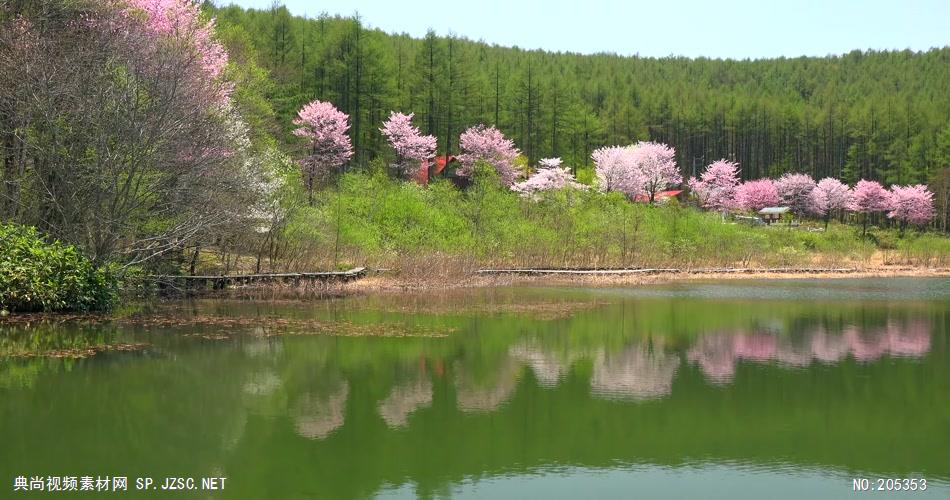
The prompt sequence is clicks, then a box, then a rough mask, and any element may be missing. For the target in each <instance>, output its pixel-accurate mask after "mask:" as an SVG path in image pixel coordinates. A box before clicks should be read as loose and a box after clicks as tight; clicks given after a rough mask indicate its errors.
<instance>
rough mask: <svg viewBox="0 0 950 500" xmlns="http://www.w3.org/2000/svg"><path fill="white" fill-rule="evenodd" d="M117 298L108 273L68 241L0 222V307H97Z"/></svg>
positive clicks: (21, 309) (38, 308)
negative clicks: (59, 240) (63, 241)
mask: <svg viewBox="0 0 950 500" xmlns="http://www.w3.org/2000/svg"><path fill="white" fill-rule="evenodd" d="M117 296H118V283H117V279H116V277H115V275H114V273H112V272H111V270H109V269H106V268H102V267H96V266H94V265H93V264H92V262H90V261H89V259H88V258H86V257H85V256H84V255H82V254H81V253H80V252H79V251H78V250H77V249H76V248H75V247H73V246H72V245H63V244H62V243H60V242H58V241H54V242H52V243H50V242H48V241H47V240H46V239H45V238H44V237H43V236H42V235H40V234H39V233H38V232H37V231H36V229H35V228H32V227H26V226H18V225H14V224H0V309H4V310H8V311H102V310H107V309H109V308H111V307H112V306H113V305H115V302H116V299H117Z"/></svg>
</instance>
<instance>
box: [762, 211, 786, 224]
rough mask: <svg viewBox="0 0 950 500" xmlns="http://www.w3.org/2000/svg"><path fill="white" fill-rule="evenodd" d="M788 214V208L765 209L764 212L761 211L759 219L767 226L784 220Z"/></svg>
mask: <svg viewBox="0 0 950 500" xmlns="http://www.w3.org/2000/svg"><path fill="white" fill-rule="evenodd" d="M786 213H788V207H765V208H763V209H762V210H759V217H761V218H762V220H763V221H765V223H766V224H772V223H773V222H777V221H779V220H781V219H782V216H784V215H785V214H786Z"/></svg>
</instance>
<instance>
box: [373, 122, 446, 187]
mask: <svg viewBox="0 0 950 500" xmlns="http://www.w3.org/2000/svg"><path fill="white" fill-rule="evenodd" d="M412 117H413V113H409V114H408V115H407V114H405V113H397V112H395V111H393V112H391V113H390V114H389V119H388V120H386V121H385V122H383V128H381V129H379V131H380V132H382V133H383V136H384V137H386V140H387V141H389V145H390V146H392V148H393V150H395V151H396V163H395V166H396V170H397V171H398V173H399V175H400V176H406V175H407V174H409V172H410V171H411V170H413V169H417V168H428V167H429V165H430V164H431V162H432V159H433V158H435V148H436V138H435V137H434V136H431V135H422V133H420V132H419V129H418V128H416V127H415V126H413V125H412Z"/></svg>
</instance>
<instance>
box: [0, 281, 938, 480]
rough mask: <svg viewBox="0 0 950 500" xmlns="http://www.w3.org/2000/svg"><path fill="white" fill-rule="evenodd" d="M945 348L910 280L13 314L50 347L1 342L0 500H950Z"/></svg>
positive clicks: (934, 302)
mask: <svg viewBox="0 0 950 500" xmlns="http://www.w3.org/2000/svg"><path fill="white" fill-rule="evenodd" d="M948 340H950V280H948V279H919V278H915V279H911V278H907V279H904V278H900V279H840V280H787V281H727V282H720V283H687V284H677V285H665V286H651V287H636V288H601V289H585V288H566V287H550V288H545V287H503V288H480V289H471V290H450V291H439V292H427V293H406V294H381V295H372V296H366V297H351V298H343V299H332V300H323V301H313V302H298V301H270V302H253V301H237V300H197V301H180V302H165V303H160V304H153V305H137V306H134V307H128V308H126V309H124V310H122V311H119V312H118V313H117V315H116V316H115V317H114V318H108V319H106V318H91V319H90V318H82V319H78V320H65V319H64V320H59V319H54V320H50V319H42V318H33V317H30V318H28V319H24V318H19V319H13V320H12V321H11V320H9V319H8V320H7V322H6V323H0V352H2V353H5V354H11V353H16V354H30V353H37V352H48V353H56V354H58V356H60V357H50V356H39V357H28V356H27V357H24V356H15V357H9V356H5V357H0V400H2V403H0V439H2V448H0V472H2V478H3V481H4V482H5V484H3V485H2V486H0V492H2V493H0V497H3V498H19V497H38V496H40V495H39V494H37V493H35V492H22V491H16V492H14V485H15V484H16V478H18V477H23V478H26V480H27V481H31V480H32V479H33V478H34V477H36V478H40V479H42V478H45V484H44V488H47V489H50V488H55V487H56V485H57V483H58V484H60V487H62V485H64V484H67V483H70V482H71V481H70V479H77V478H78V484H79V486H80V487H81V486H82V484H83V482H82V478H84V477H86V478H92V479H101V478H104V477H106V476H108V477H110V478H112V479H110V480H109V488H111V487H112V486H113V485H114V478H116V477H124V478H127V481H128V482H127V486H126V487H127V490H128V491H125V492H116V491H109V492H103V493H101V496H102V497H108V498H155V497H175V498H235V499H245V498H246V499H297V498H332V499H337V498H340V499H348V498H366V497H381V498H670V499H680V498H724V499H726V498H728V499H739V498H770V499H784V498H796V499H797V498H846V497H847V498H852V497H854V498H860V497H873V498H942V499H946V498H950V451H948V450H950V348H948ZM102 345H105V346H107V347H106V348H101V347H97V346H102ZM76 355H83V356H85V357H81V358H75V357H72V356H76ZM52 477H56V478H60V479H57V480H55V481H52V482H51V481H50V480H49V479H50V478H52ZM169 477H171V478H182V480H181V481H172V482H171V483H170V484H171V485H172V486H176V485H179V486H184V487H191V486H193V487H194V488H195V491H185V492H181V491H179V492H169V491H163V490H162V489H161V487H162V486H163V485H165V483H166V478H169ZM208 477H224V478H226V480H224V483H223V485H224V489H223V490H214V491H211V490H209V489H202V487H205V488H210V487H211V486H213V484H210V483H205V484H202V482H201V479H202V478H208ZM145 479H150V480H153V481H154V482H153V483H145V482H143V481H144V480H145ZM862 479H867V480H868V481H867V486H868V487H869V488H870V489H874V488H877V487H878V486H885V487H888V488H892V487H894V485H895V481H894V480H899V481H897V482H896V484H897V485H899V486H901V487H910V485H911V484H912V483H911V482H910V480H914V482H913V485H915V486H916V487H917V489H918V491H910V492H894V491H891V492H873V491H867V492H864V493H857V492H855V491H854V489H855V488H856V485H858V486H857V487H859V488H860V487H862V486H861V485H862V484H863V483H862V482H861V480H862ZM888 479H890V481H887V480H888ZM905 479H906V480H907V481H904V480H905ZM190 480H193V481H194V483H191V482H189V481H190ZM856 480H857V481H856ZM920 480H925V481H926V483H925V484H926V489H925V490H924V491H920V488H921V487H922V486H923V484H924V483H923V482H921V481H920ZM41 482H42V481H41ZM138 487H144V488H146V489H142V490H140V489H137V488H138ZM152 488H157V489H152ZM46 494H47V495H49V493H48V492H46ZM62 495H63V497H64V498H69V497H72V496H75V495H80V496H83V495H82V493H75V494H74V493H67V492H63V493H62ZM50 497H52V498H58V496H55V495H51V496H50Z"/></svg>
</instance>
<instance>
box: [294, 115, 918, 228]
mask: <svg viewBox="0 0 950 500" xmlns="http://www.w3.org/2000/svg"><path fill="white" fill-rule="evenodd" d="M412 117H413V115H412V114H411V113H410V114H404V113H398V112H395V111H394V112H392V113H391V114H390V116H389V119H388V120H386V121H385V122H384V123H383V127H382V128H381V129H380V132H381V133H382V134H383V135H384V136H385V137H386V139H387V141H388V142H389V144H390V145H391V146H392V148H393V151H394V152H395V156H396V163H395V165H396V166H397V170H398V171H399V172H400V174H402V175H405V174H406V173H407V172H408V170H409V169H410V168H420V166H425V165H427V164H429V163H430V162H431V160H432V159H433V158H434V157H435V154H436V144H437V142H436V138H435V137H433V136H429V135H422V134H421V133H420V132H419V129H418V128H416V127H415V126H413V125H412V123H411V121H412ZM294 123H295V124H296V125H299V126H300V128H298V129H297V130H295V133H296V134H297V135H300V136H303V137H306V138H308V140H309V141H310V146H311V154H310V155H309V156H308V157H306V158H305V159H304V160H303V161H302V162H301V163H302V165H303V166H304V169H305V174H307V178H308V179H311V180H312V179H313V177H314V176H315V175H316V173H317V172H321V171H326V170H332V169H334V168H337V167H339V166H341V165H343V164H344V163H346V161H348V160H349V158H350V157H351V156H352V147H351V146H350V141H349V137H348V136H347V135H346V132H347V129H348V125H347V116H346V114H344V113H342V112H340V111H339V110H337V109H336V108H334V107H333V105H332V104H329V103H322V102H320V101H314V102H312V103H310V104H308V105H307V106H305V107H304V108H303V109H301V110H300V112H299V113H298V118H297V120H295V121H294ZM459 148H460V149H461V152H460V154H459V155H458V160H459V162H460V164H461V166H460V167H459V168H458V170H457V172H456V173H457V175H459V176H461V177H471V176H472V175H473V174H474V172H475V166H476V165H477V164H479V163H483V164H486V165H488V166H490V167H491V168H492V169H494V171H495V172H496V173H497V174H498V178H499V179H500V181H501V182H502V184H504V185H505V186H508V187H509V188H511V190H512V191H515V192H517V193H519V194H521V195H522V196H525V197H529V198H536V197H537V194H538V193H540V192H542V191H550V190H558V189H563V188H575V189H577V188H584V187H585V186H584V185H583V184H580V183H578V182H577V181H576V179H574V176H573V175H571V173H570V171H569V169H567V168H564V167H562V162H561V159H560V158H545V159H542V160H541V161H540V162H539V165H538V169H537V171H536V172H535V173H533V174H532V175H530V176H529V177H528V178H527V179H525V180H523V181H521V182H518V178H519V176H520V173H521V171H520V170H519V168H518V166H517V165H516V160H517V158H518V157H519V155H520V154H521V153H520V151H519V150H518V148H516V147H515V144H514V142H513V141H512V140H511V139H508V138H506V137H505V136H504V134H503V133H502V132H501V131H500V130H498V129H497V128H495V127H489V126H485V125H476V126H474V127H471V128H469V129H467V130H465V131H464V132H462V134H461V136H460V137H459ZM591 159H593V161H594V173H595V177H596V185H597V188H598V189H599V190H600V191H604V192H609V191H616V192H620V193H623V194H624V195H626V196H627V197H630V198H634V197H636V196H643V197H645V198H646V199H648V200H649V202H650V203H653V202H654V201H656V195H657V193H659V192H660V191H661V190H663V189H667V188H669V187H671V186H678V185H680V184H681V183H682V182H683V177H682V175H681V174H680V171H679V168H678V167H677V165H676V152H675V150H674V149H673V148H672V147H670V146H668V145H666V144H662V143H657V142H643V141H641V142H639V143H637V144H631V145H627V146H606V147H602V148H599V149H596V150H594V151H593V153H592V154H591ZM686 184H687V185H688V186H689V188H690V189H691V191H692V193H693V195H694V196H695V197H696V199H697V200H698V201H699V203H700V205H701V206H702V207H703V208H706V209H709V210H715V211H730V210H738V211H758V210H761V209H763V208H765V207H770V206H785V207H788V208H789V209H790V211H791V212H792V213H793V214H794V215H795V216H797V217H805V216H808V215H813V216H817V217H822V218H824V220H825V223H826V225H827V223H828V220H829V219H830V217H831V215H832V214H833V213H836V212H837V213H841V212H842V211H849V212H852V213H858V214H863V215H864V225H865V229H866V227H867V220H868V216H869V215H870V214H874V213H880V212H887V216H888V217H889V218H891V219H894V220H896V221H897V222H898V223H899V224H900V226H901V229H902V230H903V229H904V228H905V227H906V226H907V225H918V226H919V225H923V224H926V223H927V222H929V221H930V220H931V219H932V218H933V215H934V209H933V193H931V192H930V191H929V190H928V189H927V186H924V185H916V186H892V187H891V189H890V190H888V189H885V188H884V187H883V186H881V184H880V183H877V182H875V181H867V180H861V181H859V182H858V183H857V184H856V185H855V187H854V189H851V188H849V187H848V186H847V185H846V184H844V183H843V182H841V181H839V180H838V179H834V178H830V177H829V178H824V179H821V180H820V181H818V182H815V180H814V179H813V178H812V177H811V176H809V175H807V174H801V173H787V174H784V175H782V176H781V177H779V178H778V179H776V180H772V179H752V180H748V181H745V182H741V181H740V179H739V165H738V164H737V163H735V162H732V161H728V160H725V159H722V160H718V161H715V162H713V163H712V164H710V165H709V166H707V167H706V169H705V170H704V171H703V172H702V174H701V175H700V176H699V177H698V178H696V177H693V178H690V179H689V180H688V181H687V182H686ZM308 187H309V188H311V189H312V183H308Z"/></svg>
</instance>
